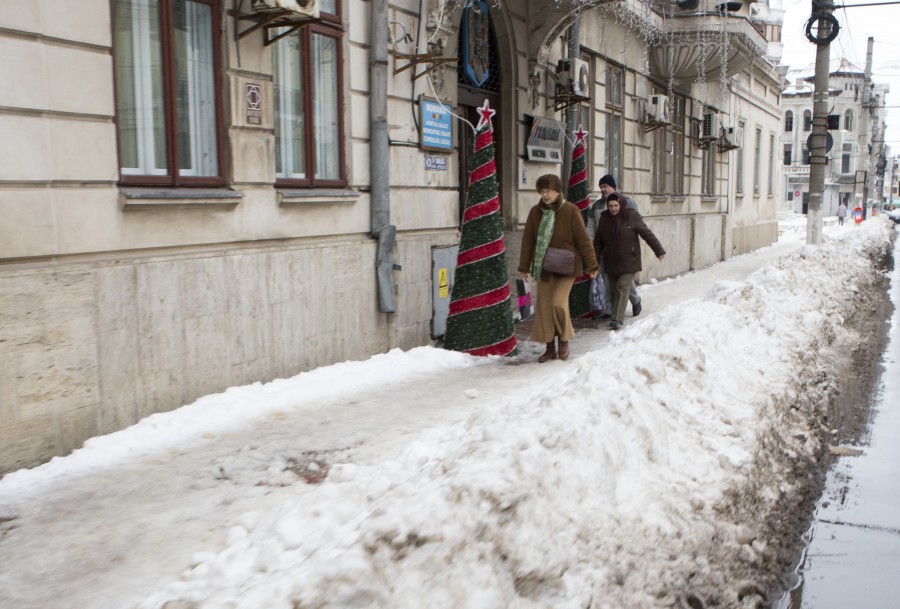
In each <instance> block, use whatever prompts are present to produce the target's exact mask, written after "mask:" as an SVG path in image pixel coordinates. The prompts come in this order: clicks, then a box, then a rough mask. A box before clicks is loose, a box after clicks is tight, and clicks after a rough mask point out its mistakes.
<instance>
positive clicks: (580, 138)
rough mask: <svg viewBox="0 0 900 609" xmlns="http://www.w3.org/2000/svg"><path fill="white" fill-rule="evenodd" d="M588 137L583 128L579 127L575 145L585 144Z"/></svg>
mask: <svg viewBox="0 0 900 609" xmlns="http://www.w3.org/2000/svg"><path fill="white" fill-rule="evenodd" d="M587 136H588V132H587V131H585V130H584V129H582V128H581V125H578V131H576V132H575V145H576V146H577V145H578V142H579V141H581V142H584V139H585V138H586V137H587Z"/></svg>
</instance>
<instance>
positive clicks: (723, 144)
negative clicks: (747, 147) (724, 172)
mask: <svg viewBox="0 0 900 609" xmlns="http://www.w3.org/2000/svg"><path fill="white" fill-rule="evenodd" d="M720 133H721V137H720V138H719V141H718V148H719V152H727V151H729V150H735V149H737V148H740V147H741V146H743V145H744V128H743V127H724V126H723V127H722V128H721V130H720Z"/></svg>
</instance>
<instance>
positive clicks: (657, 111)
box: [647, 95, 671, 123]
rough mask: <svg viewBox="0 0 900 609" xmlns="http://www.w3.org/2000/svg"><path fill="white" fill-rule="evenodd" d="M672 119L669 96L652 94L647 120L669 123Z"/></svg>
mask: <svg viewBox="0 0 900 609" xmlns="http://www.w3.org/2000/svg"><path fill="white" fill-rule="evenodd" d="M670 120H671V115H670V113H669V98H668V97H666V96H665V95H651V96H650V106H649V107H648V108H647V122H648V123H668V122H669V121H670Z"/></svg>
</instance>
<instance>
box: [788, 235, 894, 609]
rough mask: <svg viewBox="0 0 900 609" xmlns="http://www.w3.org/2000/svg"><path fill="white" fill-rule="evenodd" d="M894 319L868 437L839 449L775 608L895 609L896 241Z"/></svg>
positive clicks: (892, 280)
mask: <svg viewBox="0 0 900 609" xmlns="http://www.w3.org/2000/svg"><path fill="white" fill-rule="evenodd" d="M894 261H895V268H894V269H893V271H892V272H891V288H890V295H891V301H892V302H893V304H894V307H895V308H894V312H893V314H892V317H891V324H890V330H889V334H888V344H887V348H886V350H885V352H884V357H883V360H882V364H883V366H884V369H883V372H882V377H881V378H882V381H881V385H880V387H879V388H878V391H877V392H876V394H875V396H874V398H873V404H872V420H871V425H870V428H869V434H868V435H867V436H866V437H864V438H863V440H862V441H861V442H860V443H859V445H857V446H852V447H844V446H842V447H838V448H837V449H836V451H834V452H836V453H837V454H839V455H841V456H839V458H838V460H837V461H836V463H835V464H834V466H833V467H832V469H831V471H830V472H829V474H828V480H827V483H826V487H825V492H824V494H823V496H822V498H821V499H820V501H819V504H818V507H817V510H816V514H815V521H814V523H813V527H812V528H811V529H810V532H809V535H810V537H811V540H810V543H809V545H808V547H807V551H806V556H805V560H804V561H803V564H802V566H801V572H800V575H801V581H800V583H799V586H798V587H797V588H796V589H795V590H793V591H792V592H791V593H790V594H789V595H788V596H787V597H785V598H784V599H783V601H782V603H781V604H780V605H779V607H780V609H852V608H855V607H865V608H866V609H895V608H896V607H900V264H898V263H900V240H898V241H897V243H896V244H895V249H894Z"/></svg>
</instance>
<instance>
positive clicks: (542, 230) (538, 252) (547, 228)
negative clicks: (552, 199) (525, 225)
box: [534, 203, 562, 281]
mask: <svg viewBox="0 0 900 609" xmlns="http://www.w3.org/2000/svg"><path fill="white" fill-rule="evenodd" d="M554 205H555V203H554ZM560 207H562V205H560ZM557 209H558V208H557ZM541 212H542V213H543V214H544V215H543V216H541V224H540V225H539V226H538V234H537V245H536V246H535V249H534V279H535V281H539V280H540V279H541V267H543V266H544V255H545V254H546V253H547V248H548V247H549V246H550V239H551V237H553V226H554V225H555V224H556V210H555V209H553V208H552V207H541Z"/></svg>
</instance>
